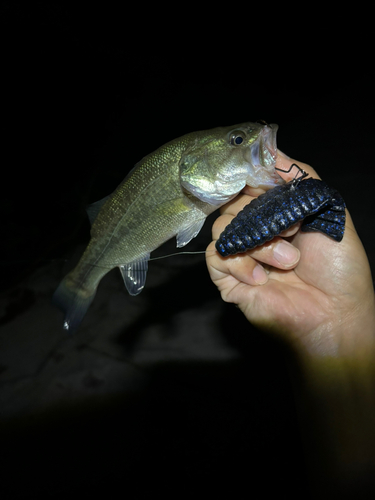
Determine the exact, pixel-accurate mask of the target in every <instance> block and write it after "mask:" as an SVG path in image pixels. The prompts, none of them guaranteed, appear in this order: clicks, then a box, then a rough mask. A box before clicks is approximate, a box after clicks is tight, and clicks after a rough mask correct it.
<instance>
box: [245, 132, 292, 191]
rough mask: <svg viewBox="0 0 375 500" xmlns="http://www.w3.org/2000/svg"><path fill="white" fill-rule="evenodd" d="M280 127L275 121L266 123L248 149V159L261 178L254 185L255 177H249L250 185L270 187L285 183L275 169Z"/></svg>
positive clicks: (256, 174)
mask: <svg viewBox="0 0 375 500" xmlns="http://www.w3.org/2000/svg"><path fill="white" fill-rule="evenodd" d="M278 128H279V126H278V125H276V124H275V123H272V124H271V125H268V124H267V125H264V127H263V128H262V130H261V131H260V133H259V137H258V138H257V140H256V141H255V142H254V143H253V144H252V145H251V147H250V151H249V150H248V151H247V153H246V159H247V161H248V162H249V163H250V164H251V165H252V168H253V169H254V171H255V177H256V178H257V179H258V180H259V183H258V186H254V185H253V179H252V178H249V179H247V181H246V183H247V184H248V185H250V186H253V187H261V188H263V189H270V188H272V187H275V186H276V185H280V184H284V182H285V181H284V180H283V179H282V178H281V177H280V176H279V175H278V174H277V172H276V171H275V166H276V157H277V144H276V135H277V130H278Z"/></svg>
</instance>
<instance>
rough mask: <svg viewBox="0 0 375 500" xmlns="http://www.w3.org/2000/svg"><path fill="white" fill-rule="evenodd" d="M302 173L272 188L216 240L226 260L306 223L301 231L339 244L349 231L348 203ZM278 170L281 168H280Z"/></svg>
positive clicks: (325, 186)
mask: <svg viewBox="0 0 375 500" xmlns="http://www.w3.org/2000/svg"><path fill="white" fill-rule="evenodd" d="M293 167H297V169H299V172H298V174H297V176H296V177H295V178H294V179H293V180H291V181H290V182H288V183H286V184H283V185H281V186H277V187H275V188H273V189H270V190H269V191H267V192H266V193H264V194H261V195H260V196H258V198H255V199H254V200H252V201H251V202H250V203H249V204H248V205H246V206H245V207H244V208H243V209H242V210H241V211H240V212H239V213H238V214H237V216H236V217H235V218H234V219H233V220H232V221H231V222H230V223H229V224H228V225H227V226H226V228H225V229H224V231H222V233H221V234H220V236H219V238H218V239H217V240H216V243H215V247H216V250H217V251H218V252H219V254H220V255H221V256H222V257H227V256H228V255H236V254H238V253H242V252H246V251H247V250H252V249H253V248H256V247H257V246H260V245H263V244H264V243H266V241H270V240H272V239H273V238H274V237H275V236H278V235H279V234H280V233H282V232H283V231H285V230H286V229H289V228H290V227H291V226H293V225H294V224H296V223H297V222H299V221H302V225H301V231H304V232H309V231H318V232H321V233H323V234H325V235H327V236H329V237H330V238H332V239H333V240H335V241H337V242H338V243H339V242H340V241H341V240H342V239H343V237H344V232H345V220H346V214H345V207H346V205H345V202H344V200H343V198H342V196H341V195H340V193H339V192H338V191H337V190H336V189H334V188H332V187H330V186H328V184H326V183H325V182H324V181H322V180H320V179H313V178H309V179H305V177H307V176H308V174H307V172H305V171H304V170H302V169H301V168H300V167H299V166H298V165H296V164H295V163H293V165H291V167H290V169H289V170H288V172H289V171H290V170H291V169H292V168H293ZM277 170H278V169H277Z"/></svg>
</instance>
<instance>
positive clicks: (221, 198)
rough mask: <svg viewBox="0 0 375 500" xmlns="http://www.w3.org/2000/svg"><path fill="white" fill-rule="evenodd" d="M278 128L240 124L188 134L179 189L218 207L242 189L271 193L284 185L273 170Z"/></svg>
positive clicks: (181, 164) (260, 124)
mask: <svg viewBox="0 0 375 500" xmlns="http://www.w3.org/2000/svg"><path fill="white" fill-rule="evenodd" d="M277 129H278V126H277V125H275V124H272V125H267V124H263V123H250V122H249V123H242V124H240V125H235V126H232V127H218V128H215V129H212V130H207V131H202V132H196V133H195V136H194V135H193V134H190V145H189V147H187V148H186V150H185V151H184V153H183V155H182V157H181V161H180V164H179V168H180V182H181V185H182V187H183V188H184V189H185V190H186V191H188V192H190V193H192V194H193V195H194V196H195V197H197V198H198V199H200V200H201V201H204V202H206V203H209V204H210V205H214V206H220V205H223V204H224V203H227V202H228V201H229V200H230V199H232V198H234V197H235V196H236V195H237V194H238V193H239V192H240V191H241V190H242V189H243V188H244V187H245V185H246V184H247V185H249V186H252V187H254V188H258V187H261V188H263V189H266V190H267V189H270V188H272V187H276V186H277V185H279V184H283V183H284V181H283V179H282V178H281V177H280V176H279V175H278V174H277V172H276V170H275V165H276V155H277V146H276V133H277Z"/></svg>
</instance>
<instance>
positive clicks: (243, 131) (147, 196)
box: [54, 123, 282, 331]
mask: <svg viewBox="0 0 375 500" xmlns="http://www.w3.org/2000/svg"><path fill="white" fill-rule="evenodd" d="M276 130H277V126H275V125H274V126H267V125H260V124H253V123H246V124H242V125H237V126H235V127H223V128H217V129H213V130H210V131H201V132H194V133H191V134H187V135H185V136H183V137H181V138H179V139H175V140H173V141H171V142H169V143H167V144H165V145H164V146H162V147H160V148H159V149H158V150H156V151H155V152H154V153H151V154H149V155H148V156H146V157H144V158H143V159H142V160H141V161H140V162H139V163H138V164H137V165H136V167H135V168H134V169H133V170H132V171H131V172H130V174H129V175H128V176H127V177H126V178H125V179H124V181H123V182H122V183H121V184H120V185H119V186H118V188H117V189H116V190H115V191H114V193H112V194H111V195H110V196H109V197H107V198H106V199H104V200H103V201H102V202H98V203H96V204H93V205H92V206H91V207H89V209H88V213H89V217H90V220H91V222H92V228H91V240H90V243H89V245H88V246H87V248H86V250H85V252H84V254H83V255H82V258H81V259H80V261H79V263H78V265H77V266H76V267H75V269H73V270H72V271H71V272H70V273H69V274H68V275H67V276H66V277H65V278H64V280H63V281H62V283H61V284H60V286H59V287H58V289H57V290H56V292H55V294H54V300H55V302H56V303H57V305H58V306H60V307H61V308H62V309H63V310H64V311H65V314H66V316H65V322H64V327H65V328H66V329H68V330H71V331H72V330H74V329H76V328H77V327H78V325H79V323H80V322H81V320H82V318H83V316H84V314H85V312H86V310H87V308H88V307H89V305H90V303H91V302H92V300H93V298H94V296H95V292H96V289H97V286H98V284H99V282H100V280H101V279H102V278H103V276H104V275H105V274H106V273H108V272H109V271H110V270H111V269H113V268H114V267H119V268H120V271H121V274H122V276H123V279H124V282H125V285H126V288H127V290H128V291H129V293H130V294H132V295H137V294H138V293H140V292H141V291H142V289H143V287H144V284H145V280H146V274H147V265H148V260H149V258H150V253H151V252H152V251H153V250H155V249H156V248H158V247H159V246H160V245H161V244H163V243H164V242H165V241H167V240H169V239H170V238H172V237H174V236H176V238H177V246H178V247H182V246H184V245H186V244H187V243H188V242H189V241H190V240H191V239H192V238H194V237H195V236H196V235H197V234H198V233H199V231H200V229H201V227H202V225H203V223H204V221H205V219H206V217H207V215H209V214H210V213H212V212H213V211H214V210H216V209H217V208H218V207H220V206H221V205H223V204H224V203H226V202H228V201H229V200H230V199H232V198H233V197H235V196H236V195H237V194H238V193H239V192H240V191H241V189H243V187H244V186H245V185H246V184H249V185H253V186H254V187H257V186H264V187H266V186H267V187H270V186H275V185H277V184H278V183H280V182H282V181H281V180H280V178H279V176H278V175H277V174H276V173H275V169H274V166H275V158H276V144H275V136H276Z"/></svg>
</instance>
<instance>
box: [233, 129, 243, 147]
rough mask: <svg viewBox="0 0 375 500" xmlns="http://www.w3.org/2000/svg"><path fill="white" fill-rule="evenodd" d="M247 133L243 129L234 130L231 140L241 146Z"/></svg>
mask: <svg viewBox="0 0 375 500" xmlns="http://www.w3.org/2000/svg"><path fill="white" fill-rule="evenodd" d="M245 137H246V134H245V133H244V132H242V130H234V131H233V132H231V134H230V136H229V142H230V144H232V146H239V145H240V144H242V143H243V141H244V140H245Z"/></svg>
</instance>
